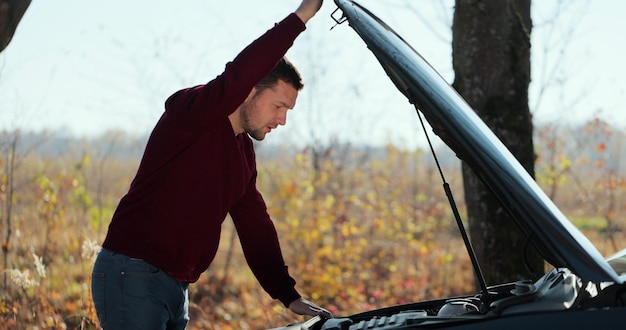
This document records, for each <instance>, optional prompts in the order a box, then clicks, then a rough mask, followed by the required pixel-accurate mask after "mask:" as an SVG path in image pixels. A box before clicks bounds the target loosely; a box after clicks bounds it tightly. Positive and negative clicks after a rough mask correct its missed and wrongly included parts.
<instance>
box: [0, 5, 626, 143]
mask: <svg viewBox="0 0 626 330" xmlns="http://www.w3.org/2000/svg"><path fill="white" fill-rule="evenodd" d="M360 3H361V4H363V5H364V6H365V7H367V8H368V9H370V10H371V11H372V12H374V13H375V14H376V15H378V16H379V17H380V18H382V19H383V20H384V21H385V22H386V23H387V24H388V25H390V26H391V27H392V28H393V29H395V30H396V31H397V32H398V33H399V34H400V35H402V36H403V38H404V39H405V40H406V41H407V42H408V43H409V44H411V45H412V46H413V48H415V49H416V50H417V51H418V52H419V53H420V54H421V55H422V56H423V57H424V58H425V59H426V60H427V61H428V62H429V63H430V64H431V65H432V66H433V67H434V68H435V69H436V70H437V71H439V73H440V74H441V75H442V76H443V77H444V78H445V79H446V80H447V81H448V82H452V80H453V79H454V73H453V71H452V65H451V62H452V60H451V38H452V36H451V29H450V26H451V22H452V14H453V11H452V10H453V4H454V1H450V0H446V1H441V0H421V1H419V2H417V1H415V0H362V1H360ZM173 4H174V5H173ZM298 5H299V1H298V0H276V1H251V0H230V1H217V0H204V1H201V0H180V1H176V2H163V1H147V0H133V1H122V0H108V1H93V0H80V1H79V0H56V1H37V0H36V1H33V2H32V4H31V6H30V8H29V9H28V10H27V12H26V14H25V15H24V18H23V19H22V22H21V23H20V25H19V27H18V29H17V31H16V33H15V35H14V38H13V41H12V42H11V44H9V46H8V47H7V49H6V50H5V51H4V52H2V53H0V129H23V130H49V131H53V132H58V133H62V134H68V135H74V136H97V135H99V134H102V133H104V132H106V131H108V130H123V131H126V132H129V133H131V134H137V135H145V134H147V133H149V132H150V130H151V129H152V127H153V126H154V124H155V123H156V121H157V120H158V118H159V116H160V115H161V113H162V111H163V102H164V101H165V99H166V98H167V97H168V96H169V95H170V94H172V93H174V92H175V91H177V90H179V89H182V88H185V87H189V86H193V85H197V84H202V83H206V82H208V81H209V80H211V79H212V78H214V77H215V76H217V75H218V74H220V73H221V71H222V70H223V68H224V65H225V63H226V62H228V61H230V60H231V59H232V58H234V57H235V56H236V55H237V53H238V52H239V51H240V50H241V49H243V48H244V47H245V46H246V45H247V44H248V43H250V42H251V41H252V40H254V39H256V38H257V37H258V36H260V35H261V34H262V33H263V32H265V31H266V30H267V29H269V28H270V27H271V26H272V25H273V24H274V23H275V22H278V21H280V20H281V19H282V18H284V17H285V16H286V15H287V14H288V13H290V12H292V11H294V10H295V8H297V6H298ZM335 9H336V6H335V4H334V3H333V2H332V1H330V0H326V1H325V3H324V5H323V7H322V10H321V11H320V13H319V14H318V15H317V16H315V17H314V18H313V19H312V20H311V21H310V22H309V24H308V26H307V31H305V32H304V33H303V34H302V35H301V36H300V37H299V38H298V39H297V40H296V42H295V44H294V46H293V47H292V48H291V49H290V50H289V52H288V53H287V56H288V57H289V58H290V59H291V60H292V61H293V62H294V63H295V64H296V66H297V67H298V68H299V70H300V71H301V73H302V75H303V78H304V83H305V88H304V90H303V91H302V92H301V93H300V95H299V97H298V102H297V106H296V108H295V109H294V110H293V111H290V113H289V115H288V118H287V125H286V126H285V127H281V128H279V129H278V130H275V131H273V132H272V133H271V134H270V135H268V137H267V138H266V140H267V141H270V143H279V144H280V143H284V142H294V141H297V142H301V143H309V144H310V143H317V142H329V141H336V140H338V141H347V142H353V143H362V142H366V143H370V144H379V145H382V144H386V143H389V142H393V143H395V144H398V145H401V146H408V147H412V146H414V145H416V144H419V143H421V141H423V139H424V138H423V133H420V128H419V127H420V126H419V122H418V120H417V116H416V115H415V110H414V108H412V106H411V105H410V104H409V103H408V102H407V101H406V99H405V98H404V96H403V95H401V94H400V93H399V92H398V91H397V90H396V89H395V87H394V85H393V84H392V83H391V82H390V81H389V79H387V77H386V75H385V73H384V71H383V70H382V69H381V68H380V65H379V64H378V62H377V61H376V60H375V58H374V57H373V56H372V54H371V52H369V50H367V48H366V47H365V45H364V44H363V42H362V41H361V40H360V39H359V38H358V37H357V35H356V34H355V33H354V32H353V31H352V29H351V28H350V27H349V26H348V25H347V24H342V25H339V26H336V27H334V28H333V26H334V25H335V22H334V21H333V19H332V18H331V13H332V12H333V11H334V10H335ZM625 12H626V2H624V1H620V0H596V1H581V0H576V1H573V0H572V1H558V0H541V1H533V14H532V16H533V23H534V27H533V33H532V40H531V42H532V44H533V46H532V59H531V62H532V69H531V70H532V80H533V81H532V83H531V86H530V106H531V111H532V112H533V118H534V120H535V123H545V122H551V123H555V124H557V125H561V124H565V123H579V122H582V121H585V120H589V119H590V118H592V117H594V116H600V117H601V118H603V119H605V120H607V121H609V122H611V123H613V124H614V125H616V126H620V127H626V116H624V115H623V113H624V111H623V108H624V106H623V103H624V102H623V100H624V98H625V91H626V66H624V65H623V64H622V61H623V60H622V58H623V57H624V53H625V51H626V43H625V42H624V37H623V35H622V34H621V31H624V30H626V29H625V28H626V23H625V22H624V20H622V17H621V16H623V14H624V13H625ZM331 28H332V29H331Z"/></svg>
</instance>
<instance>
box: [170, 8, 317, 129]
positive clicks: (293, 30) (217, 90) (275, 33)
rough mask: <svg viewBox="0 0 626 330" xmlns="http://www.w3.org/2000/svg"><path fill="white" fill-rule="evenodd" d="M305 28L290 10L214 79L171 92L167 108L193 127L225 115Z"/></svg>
mask: <svg viewBox="0 0 626 330" xmlns="http://www.w3.org/2000/svg"><path fill="white" fill-rule="evenodd" d="M305 29H306V26H305V25H304V23H303V22H302V21H301V20H300V18H299V17H298V16H297V15H296V14H293V13H292V14H290V15H289V16H287V17H286V18H285V19H283V20H282V21H281V22H279V23H277V24H276V25H275V26H274V27H273V28H272V29H270V30H268V31H267V32H265V34H263V35H262V36H261V37H259V38H258V39H256V40H255V41H253V42H252V43H251V44H250V45H248V46H247V47H246V48H244V49H243V50H242V51H241V52H240V53H239V54H238V55H237V56H236V57H235V59H234V60H233V61H232V62H229V63H228V64H226V68H225V69H224V72H223V73H222V74H220V75H219V76H217V77H216V78H215V79H213V80H211V81H210V82H208V83H207V84H205V85H199V86H195V87H191V88H186V89H183V90H180V91H178V92H176V93H174V94H173V95H172V96H170V97H169V98H168V99H167V100H166V101H165V109H166V112H168V113H169V114H170V115H174V116H175V117H176V118H177V119H178V121H179V122H180V123H181V124H183V125H185V126H188V127H190V128H192V129H201V128H203V127H205V125H206V123H207V122H208V121H209V120H210V119H211V118H224V117H227V116H228V115H230V114H231V113H232V112H233V111H235V110H236V109H237V107H238V106H239V105H241V103H243V101H244V100H245V98H246V97H247V96H248V94H249V93H250V91H251V90H252V88H253V87H254V86H255V85H256V84H257V83H258V82H259V81H260V80H261V79H263V78H264V77H265V76H266V75H267V74H269V73H270V71H272V69H273V68H274V67H275V66H276V64H277V63H278V61H279V60H280V59H281V58H282V57H283V56H284V55H285V53H286V52H287V50H289V48H290V47H291V46H292V45H293V42H294V40H295V39H296V37H297V36H298V35H300V33H302V31H304V30H305Z"/></svg>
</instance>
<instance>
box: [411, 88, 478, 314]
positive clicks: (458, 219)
mask: <svg viewBox="0 0 626 330" xmlns="http://www.w3.org/2000/svg"><path fill="white" fill-rule="evenodd" d="M408 95H411V96H412V93H411V91H410V90H409V91H408ZM411 103H412V104H413V105H414V106H415V110H416V112H417V117H418V118H419V120H420V124H421V125H422V129H423V130H424V135H425V136H426V140H427V141H428V146H429V147H430V152H431V153H432V155H433V158H434V160H435V164H436V165H437V169H438V170H439V175H441V180H442V181H443V189H444V191H445V192H446V196H447V197H448V202H449V203H450V207H451V208H452V212H453V213H454V219H455V220H456V224H457V225H458V226H459V231H460V232H461V236H462V237H463V243H465V248H466V249H467V253H468V254H469V257H470V260H471V261H472V267H473V268H474V273H475V275H476V279H477V281H478V284H479V285H480V289H481V291H482V294H481V297H480V300H481V301H482V302H483V304H484V306H482V307H483V308H488V307H489V303H490V302H489V291H488V289H487V282H486V281H485V277H484V275H483V273H482V271H481V270H480V265H479V264H478V259H477V258H476V253H475V252H474V248H473V247H472V243H471V242H470V240H469V237H468V236H467V231H466V230H465V226H463V221H462V220H461V215H460V214H459V209H458V207H457V206H456V202H455V201H454V196H453V195H452V190H450V184H448V182H447V181H446V177H445V176H444V175H443V170H442V169H441V165H440V164H439V159H438V158H437V154H436V153H435V149H434V148H433V144H432V142H431V141H430V137H429V135H428V131H427V130H426V126H425V125H424V120H423V119H422V115H421V114H420V111H419V107H418V105H417V104H416V103H414V102H413V101H411Z"/></svg>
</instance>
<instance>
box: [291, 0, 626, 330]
mask: <svg viewBox="0 0 626 330" xmlns="http://www.w3.org/2000/svg"><path fill="white" fill-rule="evenodd" d="M335 3H336V4H337V6H338V7H339V9H338V10H339V11H340V14H341V15H342V16H341V18H340V19H336V20H338V21H347V22H348V23H349V25H350V27H352V29H354V31H355V32H356V33H357V34H358V35H359V37H361V39H363V41H364V42H365V43H366V45H367V47H368V48H369V49H370V50H371V51H372V53H373V54H374V56H376V58H377V59H378V61H379V62H380V64H381V65H382V67H383V68H384V70H385V72H386V73H387V75H388V76H389V78H390V79H391V80H392V81H393V83H394V84H395V85H396V87H397V88H398V90H399V91H400V92H401V93H403V94H404V95H405V96H406V97H407V99H408V100H409V102H410V103H412V104H413V105H415V107H416V108H417V109H418V110H419V112H420V113H421V114H423V116H424V118H426V120H427V121H428V123H429V124H430V126H431V127H432V129H433V132H434V133H435V134H436V135H437V136H439V137H440V138H441V140H442V141H444V142H445V143H446V144H447V145H448V146H449V147H450V148H451V149H452V150H453V151H454V152H455V153H456V155H457V156H458V157H459V158H460V159H461V160H462V161H464V162H465V163H467V164H468V165H469V166H470V167H471V168H472V169H473V170H474V172H475V173H476V174H477V176H478V177H479V178H480V179H481V180H482V181H483V183H484V184H485V185H486V186H487V187H489V188H490V190H491V191H493V192H494V194H495V195H496V196H498V199H499V200H500V202H501V203H502V205H503V207H504V208H505V209H506V210H507V211H508V212H509V214H510V215H511V216H512V217H513V218H514V219H515V221H516V222H517V223H518V225H519V226H520V227H521V229H522V230H523V231H524V232H525V233H527V234H528V235H529V236H530V237H531V238H532V241H533V244H535V245H536V246H538V247H539V248H540V250H541V251H543V256H544V258H545V260H546V261H547V262H548V263H550V264H551V265H552V266H553V267H554V268H553V269H552V270H550V271H548V272H547V273H546V274H545V275H543V276H542V277H541V278H540V279H539V280H537V281H534V282H533V281H519V282H515V283H505V284H501V285H491V286H489V287H487V286H484V290H482V291H481V292H479V293H477V294H475V295H471V296H466V297H455V298H449V299H440V300H432V301H424V302H416V303H410V304H404V305H397V306H390V307H387V308H382V309H377V310H372V311H367V312H363V313H359V314H355V315H351V316H347V317H337V318H333V319H328V320H324V319H321V318H319V317H315V318H312V319H310V320H309V321H307V322H305V323H302V324H293V325H290V326H286V327H283V328H279V329H321V330H357V329H359V330H360V329H464V330H465V329H592V328H596V329H622V328H626V308H624V304H625V302H626V285H625V284H624V281H625V279H626V276H624V275H622V274H623V272H624V271H625V270H626V267H625V265H626V257H625V254H626V253H625V251H622V252H620V253H618V254H617V255H615V256H614V257H612V258H609V259H608V260H607V259H605V258H604V257H603V256H602V255H601V254H600V252H599V251H598V250H597V249H596V248H595V247H594V246H593V244H592V243H591V242H590V241H589V240H588V239H587V238H586V237H585V236H584V235H583V234H582V233H581V232H580V231H579V230H578V229H577V228H576V227H575V226H574V225H572V224H571V222H570V221H569V220H568V219H567V218H566V217H565V216H564V215H563V213H562V212H561V211H560V210H559V209H558V208H557V207H556V206H555V205H554V203H553V202H552V201H551V200H550V199H549V198H548V197H547V196H546V194H545V193H544V192H543V191H542V190H541V188H540V187H539V186H538V185H537V184H536V182H535V181H534V180H533V179H532V177H530V175H528V173H527V172H526V170H524V168H523V167H522V166H521V165H520V164H519V162H518V161H517V160H516V159H515V158H514V157H513V155H512V154H511V153H510V152H509V151H508V149H507V148H506V147H505V146H504V145H503V144H502V143H501V142H500V140H499V139H498V138H497V137H496V136H495V135H494V134H493V132H492V131H491V130H490V129H489V128H488V127H487V126H486V125H485V124H484V122H483V121H482V120H481V119H480V118H479V117H478V116H477V115H476V114H475V112H474V111H473V110H472V109H471V108H470V107H469V106H468V105H467V103H466V102H465V101H464V100H463V98H462V97H461V96H459V95H458V94H457V93H456V92H455V91H454V89H453V88H452V87H451V86H450V85H449V84H448V83H447V82H446V81H445V80H444V79H443V78H442V77H441V76H440V75H439V74H438V73H437V72H436V71H435V70H434V69H433V68H432V67H431V66H430V65H429V64H428V63H427V62H426V61H425V60H424V59H423V58H422V57H421V56H420V55H419V54H418V53H417V52H416V51H415V50H414V49H413V48H412V47H411V46H410V45H408V44H407V43H406V42H405V41H404V40H403V39H402V38H401V37H400V36H399V35H398V34H396V33H395V32H394V31H393V30H392V29H391V28H390V27H389V26H387V24H385V23H384V22H383V21H381V20H380V19H378V18H377V17H376V16H375V15H374V14H372V13H371V12H369V11H368V10H367V9H365V8H364V7H363V6H361V5H360V4H358V3H357V2H356V1H352V0H335ZM470 254H471V249H470ZM477 274H478V276H479V277H480V270H477ZM483 281H484V280H483Z"/></svg>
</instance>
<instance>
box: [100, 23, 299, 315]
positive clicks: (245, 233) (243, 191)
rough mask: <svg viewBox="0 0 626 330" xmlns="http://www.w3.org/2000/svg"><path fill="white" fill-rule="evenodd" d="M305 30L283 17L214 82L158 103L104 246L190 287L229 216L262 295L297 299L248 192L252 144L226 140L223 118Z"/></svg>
mask: <svg viewBox="0 0 626 330" xmlns="http://www.w3.org/2000/svg"><path fill="white" fill-rule="evenodd" d="M304 29H305V25H304V24H303V23H302V21H301V20H300V19H299V18H298V16H296V15H295V14H291V15H289V16H287V17H286V18H285V19H284V20H283V21H281V22H280V23H278V24H276V25H275V26H274V27H273V28H272V29H270V30H268V31H267V32H266V33H265V34H264V35H262V36H261V37H260V38H259V39H257V40H255V41H254V42H253V43H252V44H250V45H249V46H248V47H246V48H245V49H244V50H243V51H242V52H241V53H240V54H239V55H238V56H237V57H236V58H235V59H234V60H233V61H232V62H230V63H228V64H227V65H226V68H225V70H224V72H223V73H222V74H221V75H219V76H218V77H216V78H215V79H214V80H212V81H210V82H209V83H208V84H206V85H200V86H196V87H193V88H187V89H183V90H180V91H178V92H176V93H175V94H173V95H172V96H170V97H169V98H168V99H167V101H166V102H165V112H164V113H163V115H162V117H161V118H160V119H159V121H158V123H157V124H156V126H155V128H154V130H153V131H152V134H151V135H150V139H149V140H148V144H147V146H146V149H145V152H144V155H143V158H142V160H141V163H140V165H139V168H138V170H137V174H136V176H135V178H134V180H133V181H132V183H131V185H130V189H129V191H128V193H127V194H126V195H125V196H124V197H123V198H122V199H121V200H120V203H119V205H118V207H117V209H116V211H115V214H114V215H113V219H112V221H111V224H110V225H109V230H108V233H107V236H106V239H105V241H104V243H103V245H102V246H103V247H104V248H106V249H108V250H111V251H114V252H117V253H121V254H125V255H128V256H130V257H135V258H141V259H144V260H145V261H147V262H149V263H151V264H153V265H155V266H156V267H159V268H161V269H162V270H163V271H165V272H167V273H168V274H170V275H171V276H172V277H174V278H175V279H177V280H179V281H183V282H195V281H197V280H198V277H199V276H200V274H201V273H202V272H204V271H205V270H206V269H207V268H208V266H209V264H210V263H211V262H212V261H213V258H214V257H215V254H216V252H217V248H218V243H219V239H220V230H221V224H222V222H223V221H224V219H225V217H226V215H227V213H230V215H231V217H232V219H233V221H234V224H235V227H236V228H237V232H238V234H239V238H240V241H241V245H242V247H243V251H244V253H245V257H246V260H247V262H248V264H249V266H250V269H252V272H253V273H254V275H255V276H256V278H257V279H258V280H259V282H260V284H261V285H262V287H263V288H264V289H265V291H267V292H268V293H269V294H270V295H271V296H272V297H273V298H274V299H279V300H280V301H281V302H282V303H283V304H285V305H288V304H289V303H290V302H292V301H293V300H295V299H297V298H299V297H300V295H299V294H298V292H297V291H296V290H295V288H294V286H295V281H294V280H293V278H291V277H290V276H289V274H288V272H287V266H286V265H285V262H284V260H283V256H282V253H281V251H280V246H279V243H278V237H277V234H276V229H275V227H274V225H273V223H272V220H271V219H270V217H269V215H268V213H267V209H266V206H265V202H264V201H263V198H262V196H261V194H260V193H259V192H258V190H257V188H256V176H257V171H256V163H255V154H254V149H253V144H252V140H251V139H250V137H249V136H248V135H247V134H239V135H237V136H235V134H234V132H233V129H232V126H231V124H230V121H229V120H228V115H229V114H231V113H232V112H233V111H235V110H236V108H237V107H238V106H239V105H241V103H242V102H243V101H244V100H245V98H246V96H247V95H248V94H249V93H250V91H251V90H252V88H253V87H254V86H255V85H256V84H257V83H258V82H259V81H260V80H261V79H262V78H263V77H265V76H266V75H267V74H268V73H269V72H270V71H271V70H272V69H273V68H274V66H275V65H276V64H277V63H278V61H279V60H280V59H281V58H282V56H283V55H284V54H285V53H286V52H287V50H288V49H289V47H291V45H292V44H293V42H294V40H295V38H296V37H297V36H298V35H299V34H300V33H301V32H302V31H304Z"/></svg>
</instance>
